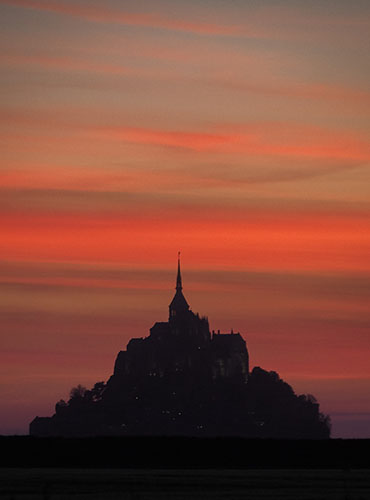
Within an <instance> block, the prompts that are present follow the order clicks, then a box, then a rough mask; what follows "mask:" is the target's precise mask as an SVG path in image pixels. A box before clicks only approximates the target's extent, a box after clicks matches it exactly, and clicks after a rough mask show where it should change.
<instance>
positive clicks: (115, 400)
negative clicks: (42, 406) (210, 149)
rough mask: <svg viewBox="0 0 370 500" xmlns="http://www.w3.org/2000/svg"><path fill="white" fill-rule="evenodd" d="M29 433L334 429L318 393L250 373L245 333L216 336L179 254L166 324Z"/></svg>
mask: <svg viewBox="0 0 370 500" xmlns="http://www.w3.org/2000/svg"><path fill="white" fill-rule="evenodd" d="M30 434H32V435H38V436H42V435H62V436H84V435H85V436H90V435H189V436H193V435H208V436H232V435H240V436H250V437H293V438H298V437H306V438H310V437H312V438H322V437H329V434H330V426H329V421H328V418H327V417H325V416H324V415H322V414H321V413H320V412H319V405H318V404H317V402H316V400H314V398H313V397H307V396H296V395H295V394H294V392H293V389H292V388H291V387H290V386H289V385H288V384H286V383H285V382H283V381H282V380H281V379H280V378H279V376H278V375H277V374H276V373H275V372H270V373H268V372H265V371H264V370H262V369H261V368H255V369H254V370H253V371H252V373H251V374H250V373H249V357H248V350H247V347H246V343H245V341H244V339H243V338H242V336H241V335H240V333H234V332H233V331H231V332H230V333H220V331H218V332H217V333H215V332H214V331H213V332H212V334H211V333H210V330H209V324H208V319H207V318H206V317H200V316H199V314H194V313H193V312H192V311H191V309H190V307H189V304H188V303H187V301H186V299H185V297H184V294H183V291H182V279H181V270H180V259H178V269H177V280H176V292H175V295H174V297H173V299H172V301H171V303H170V305H169V318H168V321H166V322H157V323H155V324H154V325H153V326H152V328H151V329H150V333H149V336H148V337H145V338H133V339H131V340H130V341H129V343H128V344H127V349H126V350H124V351H120V352H119V353H118V356H117V358H116V361H115V365H114V373H113V375H112V376H111V377H110V379H109V380H108V382H107V383H106V384H104V383H102V382H100V383H97V384H95V386H94V387H93V388H92V389H91V390H86V389H85V388H83V387H81V386H78V387H76V388H74V389H73V390H72V391H71V398H70V400H69V401H68V403H66V402H64V401H60V402H59V403H57V405H56V413H55V415H53V417H50V418H39V417H36V418H35V419H34V420H33V421H32V422H31V424H30Z"/></svg>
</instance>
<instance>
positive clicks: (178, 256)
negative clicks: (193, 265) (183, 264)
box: [176, 252, 182, 292]
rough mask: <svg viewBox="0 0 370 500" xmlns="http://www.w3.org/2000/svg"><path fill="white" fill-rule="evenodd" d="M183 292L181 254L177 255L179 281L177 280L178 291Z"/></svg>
mask: <svg viewBox="0 0 370 500" xmlns="http://www.w3.org/2000/svg"><path fill="white" fill-rule="evenodd" d="M181 290H182V280H181V270H180V252H178V254H177V280H176V291H178V292H181Z"/></svg>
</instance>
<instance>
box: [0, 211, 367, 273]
mask: <svg viewBox="0 0 370 500" xmlns="http://www.w3.org/2000/svg"><path fill="white" fill-rule="evenodd" d="M145 211H146V214H144V213H143V214H142V215H134V214H132V213H131V214H130V213H127V215H125V214H121V215H120V216H117V217H112V216H111V215H109V214H107V215H106V216H103V215H98V214H96V215H94V214H91V215H84V216H82V215H79V216H78V215H74V214H71V215H69V216H68V215H59V216H54V217H53V216H41V215H37V214H33V215H28V216H26V215H23V214H18V215H17V214H11V213H9V214H7V215H6V214H3V215H2V235H3V243H2V246H1V249H0V257H1V258H3V259H7V260H9V259H10V258H17V259H25V258H26V259H33V260H49V261H50V260H60V259H64V260H71V261H79V260H81V261H85V262H89V261H103V262H104V261H106V262H126V263H127V264H128V265H133V264H134V263H136V265H137V264H138V263H140V264H142V263H143V262H145V263H146V264H147V265H148V266H150V267H153V266H154V267H155V266H157V267H158V266H163V267H165V266H166V262H168V260H169V259H170V256H171V255H172V253H173V252H174V249H175V248H182V249H183V250H184V251H185V252H186V254H187V255H188V261H189V265H192V266H193V267H202V266H203V265H204V266H205V267H207V268H209V266H211V267H212V266H215V265H216V267H221V268H222V267H223V266H226V267H228V268H237V267H241V268H244V269H245V268H246V267H249V268H255V269H265V270H266V269H275V270H276V269H281V270H289V269H290V270H297V269H306V270H307V269H319V270H348V271H349V270H358V271H360V270H362V271H364V272H365V271H367V272H368V271H369V270H370V266H369V259H368V253H369V251H370V236H369V235H370V230H369V229H370V227H369V220H368V219H367V218H364V219H358V218H355V217H352V218H351V217H349V216H348V217H340V216H338V217H336V218H333V217H326V218H325V217H322V216H319V217H315V216H313V215H312V214H311V215H307V217H301V216H300V215H296V216H295V215H291V216H289V217H286V216H285V217H284V216H281V217H279V216H276V215H275V214H273V213H271V214H270V216H269V217H268V216H266V218H265V219H263V218H261V217H258V216H257V214H256V217H255V218H254V219H253V218H250V217H248V216H247V214H246V215H245V219H244V220H233V219H232V218H231V219H226V220H225V219H224V218H223V217H222V207H220V210H219V211H218V213H217V210H216V214H214V218H213V219H209V218H207V217H205V218H203V217H202V216H201V215H200V214H199V210H196V209H195V208H194V209H193V211H189V212H188V213H187V212H186V211H184V212H183V213H181V212H180V213H179V212H176V211H175V210H172V211H171V208H170V207H169V213H168V216H166V215H164V213H162V215H161V216H160V217H158V216H157V214H156V213H155V212H154V213H151V209H150V205H148V206H147V207H146V210H145ZM216 215H217V216H216ZM266 215H267V214H266ZM148 248H150V249H151V250H150V254H149V255H148Z"/></svg>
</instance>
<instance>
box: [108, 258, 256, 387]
mask: <svg viewBox="0 0 370 500" xmlns="http://www.w3.org/2000/svg"><path fill="white" fill-rule="evenodd" d="M171 373H172V374H177V375H180V374H183V375H190V373H191V374H192V377H191V378H193V376H196V377H198V378H203V379H204V378H205V379H209V380H217V379H222V378H224V379H233V380H234V381H239V382H244V383H246V382H247V381H248V373H249V359H248V351H247V348H246V343H245V341H244V340H243V338H242V337H241V335H240V333H233V332H232V331H231V333H220V332H219V331H218V333H215V332H212V335H211V333H210V331H209V324H208V319H207V318H206V317H200V316H199V314H194V313H193V312H192V311H191V310H190V308H189V305H188V303H187V301H186V299H185V297H184V294H183V292H182V279H181V270H180V259H179V260H178V270H177V281H176V293H175V295H174V297H173V299H172V301H171V303H170V305H169V319H168V321H166V322H157V323H155V324H154V325H153V327H152V328H151V329H150V335H149V336H148V337H146V338H134V339H131V340H130V342H129V343H128V345H127V350H126V351H121V352H120V353H119V354H118V357H117V360H116V363H115V368H114V375H113V377H114V379H117V380H119V379H123V378H125V377H130V378H131V377H134V378H141V377H147V376H150V377H159V378H163V377H168V376H169V375H170V374H171Z"/></svg>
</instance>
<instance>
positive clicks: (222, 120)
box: [0, 0, 370, 438]
mask: <svg viewBox="0 0 370 500" xmlns="http://www.w3.org/2000/svg"><path fill="white" fill-rule="evenodd" d="M0 19H1V32H0V40H1V46H2V50H1V55H0V66H1V87H0V89H1V92H0V99H1V115H0V116H1V120H0V144H1V146H0V147H1V165H0V398H1V410H0V434H9V433H27V432H28V423H29V422H30V421H31V420H32V419H33V418H34V417H35V416H36V415H39V416H47V415H51V414H52V413H53V412H54V404H55V402H56V401H58V400H59V399H61V398H68V393H69V390H70V388H71V387H72V386H74V385H77V384H79V383H81V384H83V385H85V386H87V387H91V386H92V385H93V384H94V383H95V382H97V381H101V380H107V379H108V378H109V376H110V375H111V373H112V371H113V364H114V360H115V356H116V354H117V352H118V351H119V350H120V349H124V348H125V347H126V344H127V342H128V340H129V339H130V338H131V337H134V336H136V337H141V336H146V335H147V334H148V331H149V328H150V327H151V326H152V325H153V323H154V322H155V321H165V320H166V319H167V315H168V304H169V303H170V301H171V299H172V296H173V294H174V287H175V278H176V265H177V252H178V250H181V255H182V271H183V272H182V274H183V286H184V295H185V297H186V299H187V300H188V302H189V304H190V306H191V308H192V310H193V311H194V312H199V313H200V314H202V315H207V316H208V317H209V320H210V327H211V329H215V330H217V329H220V330H221V331H225V332H226V331H230V329H231V328H233V329H234V331H240V333H241V334H242V335H243V337H244V338H245V339H246V341H247V345H248V348H249V352H250V360H251V366H252V367H253V366H261V367H263V368H265V369H267V370H274V371H277V372H278V373H279V374H280V376H281V377H282V378H283V379H284V380H286V381H287V382H288V383H290V384H291V385H292V386H293V388H294V390H295V391H296V392H297V393H302V392H304V393H311V394H313V395H315V396H316V397H317V398H318V400H319V402H320V407H321V409H322V411H324V412H326V413H329V414H330V415H331V417H332V422H333V436H334V437H369V438H370V362H369V360H370V327H369V326H370V323H369V319H370V318H369V316H370V312H369V309H370V308H369V304H370V279H369V278H370V257H369V256H370V141H369V138H370V137H369V136H370V127H369V124H370V84H369V83H370V64H369V53H370V2H369V1H368V0H363V1H362V0H351V1H348V0H326V1H322V0H307V1H303V0H302V1H300V0H284V1H283V0H250V1H247V0H232V1H226V0H186V1H185V0H167V1H166V0H155V1H153V0H151V1H150V0H137V1H135V2H128V1H125V0H120V1H119V0H104V1H102V0H100V1H98V0H70V1H67V0H7V1H5V0H0Z"/></svg>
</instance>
